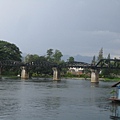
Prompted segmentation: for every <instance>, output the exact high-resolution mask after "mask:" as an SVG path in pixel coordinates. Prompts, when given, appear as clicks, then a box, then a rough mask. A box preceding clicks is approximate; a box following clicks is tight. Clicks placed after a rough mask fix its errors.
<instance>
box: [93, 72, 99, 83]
mask: <svg viewBox="0 0 120 120" xmlns="http://www.w3.org/2000/svg"><path fill="white" fill-rule="evenodd" d="M91 82H92V83H98V82H99V71H98V70H91Z"/></svg>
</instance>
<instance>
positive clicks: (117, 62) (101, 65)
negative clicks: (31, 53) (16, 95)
mask: <svg viewBox="0 0 120 120" xmlns="http://www.w3.org/2000/svg"><path fill="white" fill-rule="evenodd" d="M4 66H10V67H19V68H21V78H22V79H26V78H29V69H32V68H33V67H46V68H48V67H49V68H51V69H52V70H53V80H60V68H70V67H76V68H88V69H90V70H91V82H99V71H100V70H101V69H120V59H101V60H100V61H98V62H97V63H96V64H89V63H85V62H77V61H74V62H64V63H62V64H56V63H53V62H48V61H34V62H29V63H23V62H19V61H13V60H4V61H0V75H1V69H2V67H4Z"/></svg>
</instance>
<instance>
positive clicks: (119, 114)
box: [110, 103, 120, 120]
mask: <svg viewBox="0 0 120 120" xmlns="http://www.w3.org/2000/svg"><path fill="white" fill-rule="evenodd" d="M110 111H111V115H110V118H111V119H113V120H120V104H118V103H111V106H110Z"/></svg>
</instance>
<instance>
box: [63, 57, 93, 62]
mask: <svg viewBox="0 0 120 120" xmlns="http://www.w3.org/2000/svg"><path fill="white" fill-rule="evenodd" d="M69 57H71V56H70V55H63V57H62V60H64V61H67V59H69ZM72 57H74V60H75V61H79V62H86V63H91V61H92V59H93V57H89V56H82V55H76V56H72Z"/></svg>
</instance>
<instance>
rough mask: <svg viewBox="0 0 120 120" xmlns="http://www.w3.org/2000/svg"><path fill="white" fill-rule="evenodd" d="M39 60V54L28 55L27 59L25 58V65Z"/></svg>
mask: <svg viewBox="0 0 120 120" xmlns="http://www.w3.org/2000/svg"><path fill="white" fill-rule="evenodd" d="M37 60H40V57H39V56H38V55H37V54H34V55H32V54H28V55H27V56H26V57H25V63H27V62H33V61H37Z"/></svg>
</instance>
